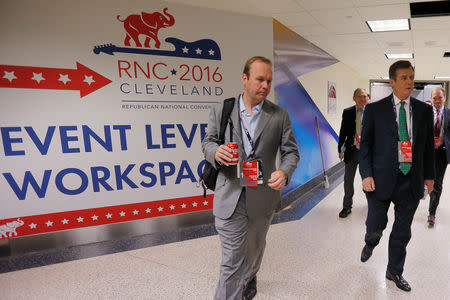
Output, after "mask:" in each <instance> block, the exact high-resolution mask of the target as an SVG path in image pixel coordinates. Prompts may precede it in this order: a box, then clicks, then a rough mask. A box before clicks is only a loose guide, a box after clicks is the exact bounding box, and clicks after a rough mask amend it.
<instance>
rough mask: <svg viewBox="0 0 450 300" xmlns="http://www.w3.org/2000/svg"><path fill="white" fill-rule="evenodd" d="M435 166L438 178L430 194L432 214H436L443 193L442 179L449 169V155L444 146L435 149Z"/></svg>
mask: <svg viewBox="0 0 450 300" xmlns="http://www.w3.org/2000/svg"><path fill="white" fill-rule="evenodd" d="M434 155H435V160H434V162H435V166H436V178H435V179H434V187H433V191H432V192H431V194H430V206H429V208H428V211H429V213H430V215H433V216H434V215H435V214H436V209H437V207H438V205H439V199H441V194H442V181H443V180H444V175H445V170H446V169H447V164H448V162H447V156H446V153H445V148H444V147H439V148H437V149H436V150H434Z"/></svg>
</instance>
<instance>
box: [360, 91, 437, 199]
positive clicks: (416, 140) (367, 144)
mask: <svg viewBox="0 0 450 300" xmlns="http://www.w3.org/2000/svg"><path fill="white" fill-rule="evenodd" d="M392 99H393V95H392V94H391V95H390V96H388V97H386V98H384V99H382V100H380V101H377V102H373V103H370V104H368V105H366V108H365V110H364V118H363V126H362V132H361V145H360V151H359V171H360V174H361V178H362V179H364V178H367V177H373V178H374V181H375V191H374V192H372V193H375V197H376V198H377V199H379V200H387V199H389V198H390V197H391V195H392V192H393V190H394V187H395V185H396V182H397V175H398V172H399V171H398V170H399V162H398V140H399V136H398V129H397V128H398V127H397V120H396V114H395V112H394V108H393V104H392ZM410 103H411V111H412V123H413V124H412V136H413V137H412V139H413V144H412V151H413V163H412V167H411V171H410V178H411V186H412V189H413V197H414V198H415V199H416V200H418V199H419V198H422V197H423V193H424V180H425V179H434V172H435V167H434V151H433V149H434V137H433V110H432V107H431V106H430V105H428V104H426V103H424V102H422V101H419V100H417V99H414V98H412V97H411V102H410Z"/></svg>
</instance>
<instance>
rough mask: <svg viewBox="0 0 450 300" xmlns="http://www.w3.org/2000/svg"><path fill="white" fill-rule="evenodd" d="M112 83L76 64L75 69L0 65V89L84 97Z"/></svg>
mask: <svg viewBox="0 0 450 300" xmlns="http://www.w3.org/2000/svg"><path fill="white" fill-rule="evenodd" d="M111 82H112V81H111V80H109V79H108V78H106V77H104V76H102V75H100V74H98V73H97V72H94V71H92V70H91V69H89V68H87V67H85V66H83V65H82V64H80V63H79V62H77V68H76V69H55V68H44V67H26V66H10V65H0V87H3V88H19V89H51V90H75V91H76V90H79V91H80V97H81V98H82V97H84V96H86V95H87V94H90V93H92V92H94V91H96V90H98V89H100V88H102V87H104V86H105V85H107V84H109V83H111Z"/></svg>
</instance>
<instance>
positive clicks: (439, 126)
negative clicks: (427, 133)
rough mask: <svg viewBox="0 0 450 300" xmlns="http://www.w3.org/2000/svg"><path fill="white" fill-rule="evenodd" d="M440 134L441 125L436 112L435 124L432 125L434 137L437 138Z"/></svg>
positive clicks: (437, 111)
mask: <svg viewBox="0 0 450 300" xmlns="http://www.w3.org/2000/svg"><path fill="white" fill-rule="evenodd" d="M440 134H441V124H440V122H439V110H436V124H435V125H434V136H435V137H438V136H439V135H440Z"/></svg>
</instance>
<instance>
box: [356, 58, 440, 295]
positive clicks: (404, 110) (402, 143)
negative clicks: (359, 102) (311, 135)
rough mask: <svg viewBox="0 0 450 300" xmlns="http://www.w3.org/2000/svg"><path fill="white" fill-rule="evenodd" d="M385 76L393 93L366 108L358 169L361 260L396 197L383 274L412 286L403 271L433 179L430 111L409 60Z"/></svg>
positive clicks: (375, 240)
mask: <svg viewBox="0 0 450 300" xmlns="http://www.w3.org/2000/svg"><path fill="white" fill-rule="evenodd" d="M389 82H390V84H391V86H392V88H393V94H391V95H389V96H388V97H386V98H384V99H382V100H380V101H377V102H374V103H371V104H368V105H367V106H366V109H365V111H364V119H363V127H362V134H361V148H360V151H359V171H360V173H361V178H362V179H363V181H362V184H363V190H364V191H365V192H366V197H367V204H368V211H367V219H366V234H365V238H364V240H365V246H364V248H363V250H362V252H361V261H362V262H365V261H367V260H368V259H369V258H370V256H371V255H372V251H373V249H374V248H375V246H377V245H378V243H379V241H380V239H381V236H382V234H383V230H384V229H385V228H386V225H387V221H388V219H387V212H388V209H389V205H390V203H391V202H392V203H394V205H395V220H394V224H393V226H392V231H391V235H390V237H389V261H388V265H387V270H386V278H387V279H389V280H392V281H394V282H395V284H396V285H397V287H398V288H400V289H402V290H404V291H410V290H411V287H410V285H409V284H408V282H407V281H406V280H405V279H404V278H403V275H402V274H403V266H404V264H405V257H406V246H407V244H408V242H409V240H410V239H411V223H412V220H413V218H414V213H415V212H416V209H417V206H418V205H419V200H420V198H422V197H423V193H424V184H425V185H426V186H427V188H428V191H429V192H431V191H432V190H433V184H434V180H433V179H434V151H433V149H434V146H433V144H434V141H433V111H432V107H431V106H430V105H427V104H425V103H423V102H422V101H419V100H417V99H414V98H412V97H411V93H412V91H413V88H414V68H413V67H412V65H411V63H410V62H409V61H406V60H400V61H397V62H395V63H394V64H392V65H391V67H390V68H389Z"/></svg>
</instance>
